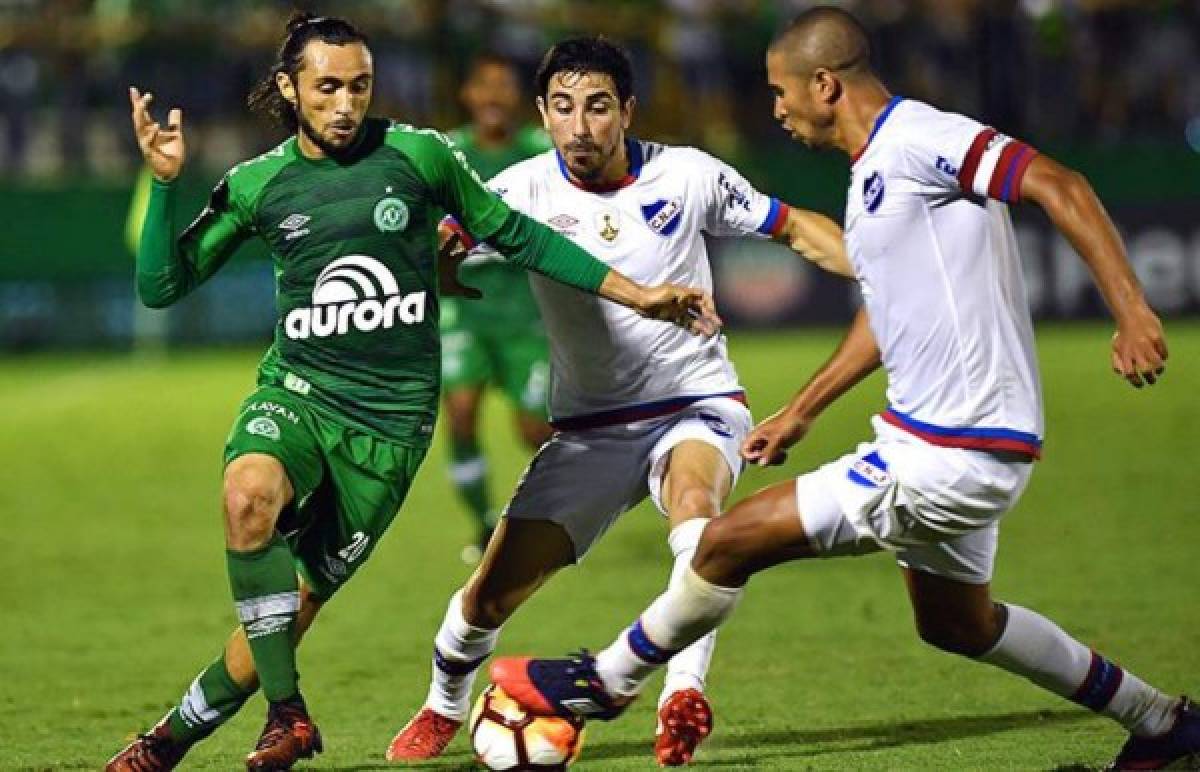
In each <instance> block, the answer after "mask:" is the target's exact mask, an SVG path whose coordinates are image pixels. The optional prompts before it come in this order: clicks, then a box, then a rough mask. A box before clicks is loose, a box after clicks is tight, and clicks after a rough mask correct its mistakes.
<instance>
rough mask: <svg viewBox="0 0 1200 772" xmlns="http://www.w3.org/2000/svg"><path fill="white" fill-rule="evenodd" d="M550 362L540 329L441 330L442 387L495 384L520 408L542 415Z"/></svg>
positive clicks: (445, 388)
mask: <svg viewBox="0 0 1200 772" xmlns="http://www.w3.org/2000/svg"><path fill="white" fill-rule="evenodd" d="M549 382H550V361H549V354H548V352H547V349H546V336H545V335H544V334H542V333H541V332H540V331H537V332H523V333H520V334H511V335H504V334H495V333H493V332H484V331H482V330H473V329H469V328H467V327H455V328H451V329H449V330H447V329H445V328H443V331H442V388H443V389H444V390H445V391H453V390H455V389H461V388H477V387H482V386H484V385H486V384H488V383H494V384H495V385H497V386H499V387H500V389H501V390H502V391H503V392H504V394H505V395H506V396H507V397H508V398H509V399H510V400H511V401H512V403H513V404H514V405H516V406H517V407H518V408H520V409H521V410H523V411H525V412H526V413H533V414H534V415H538V416H541V417H543V418H544V417H545V416H546V391H547V388H548V387H549Z"/></svg>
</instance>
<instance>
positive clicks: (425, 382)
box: [138, 119, 608, 446]
mask: <svg viewBox="0 0 1200 772" xmlns="http://www.w3.org/2000/svg"><path fill="white" fill-rule="evenodd" d="M172 209H173V186H172V185H170V184H163V183H157V182H156V183H155V185H154V189H153V191H152V193H151V199H150V205H149V208H148V211H147V218H146V226H145V228H144V230H143V233H142V240H141V243H140V245H139V249H138V292H139V295H140V296H141V297H142V299H143V301H144V302H145V303H146V304H147V305H151V306H154V307H162V306H165V305H169V304H170V303H172V302H174V301H175V300H177V299H178V298H179V297H181V296H183V295H184V294H186V293H187V292H188V291H190V290H191V289H193V288H194V287H195V286H197V285H199V284H200V283H201V282H203V281H204V280H205V279H207V278H208V277H209V276H211V275H212V274H213V273H215V272H216V270H217V269H219V268H220V267H221V265H223V264H224V263H225V262H226V260H228V258H229V257H230V256H231V255H232V253H233V252H234V251H235V249H236V247H237V246H238V245H239V244H240V243H241V242H242V241H243V240H245V239H246V238H247V237H249V236H251V235H257V236H258V237H259V238H261V239H263V240H264V241H265V242H266V243H267V244H268V245H269V247H270V249H271V254H272V259H273V263H274V271H275V280H276V307H277V311H278V322H277V324H276V327H275V338H274V343H273V345H272V346H271V348H270V349H269V350H268V351H267V354H266V356H265V357H264V358H263V360H262V363H261V365H260V367H259V383H260V385H266V386H279V387H282V388H285V389H288V390H290V391H292V392H294V393H297V394H300V395H303V396H305V397H307V398H309V399H310V400H311V402H312V404H313V405H314V406H315V407H316V408H317V409H320V410H323V411H325V412H327V413H328V414H331V415H332V416H333V417H334V418H336V419H337V420H339V421H341V422H343V423H344V424H346V425H348V426H352V427H356V428H360V429H361V430H363V431H366V432H369V433H371V434H374V435H376V436H381V437H383V438H385V439H388V440H390V441H392V442H396V443H400V444H406V445H411V446H424V445H426V444H427V443H428V441H429V437H430V434H431V433H432V430H433V424H434V419H435V416H436V410H437V397H438V390H439V387H440V368H441V351H440V343H439V330H438V314H439V306H438V297H437V270H436V261H437V248H436V247H437V223H438V219H439V218H440V216H441V213H442V212H443V211H447V212H450V213H451V214H453V215H454V216H455V217H456V218H458V219H459V220H460V221H461V222H463V223H464V224H465V225H466V227H467V228H468V229H470V230H471V231H472V232H475V233H479V234H480V235H481V237H483V238H487V239H488V240H489V242H490V243H492V244H494V245H498V248H499V249H500V250H501V251H502V252H504V253H505V254H506V255H508V256H509V258H510V259H511V260H512V261H513V262H515V263H518V264H519V265H523V266H525V267H528V268H531V269H532V270H537V271H540V272H542V273H545V274H546V275H548V276H551V277H552V278H556V279H558V280H560V281H563V282H565V283H567V284H571V285H572V286H576V287H579V288H581V289H585V290H588V291H592V292H594V291H596V289H597V288H598V287H599V286H600V283H601V282H602V281H603V279H604V276H605V275H606V274H607V272H608V268H607V266H604V265H603V264H602V263H600V262H599V261H597V260H595V259H594V258H592V257H591V256H590V255H588V254H587V253H586V252H583V251H582V250H580V249H578V248H577V247H575V246H574V245H572V244H570V243H569V242H567V241H566V240H565V239H561V238H560V237H558V236H557V235H556V234H554V233H552V232H551V231H549V229H546V228H545V227H544V226H541V225H540V224H538V223H535V222H533V221H532V220H530V219H529V218H526V217H524V216H523V215H520V214H519V213H516V212H512V211H511V210H510V209H509V208H508V207H507V206H506V205H505V204H504V203H503V201H501V200H500V199H499V198H498V197H497V196H495V195H494V194H492V193H491V192H490V191H488V190H487V189H486V188H484V187H483V185H482V184H481V183H480V181H479V178H478V177H477V176H476V174H475V173H474V171H472V170H471V168H470V167H469V166H468V165H467V164H466V162H465V161H464V160H463V158H462V155H461V153H457V152H456V151H455V150H454V148H453V146H452V145H451V144H450V143H449V142H448V140H447V139H446V138H445V137H444V136H443V135H442V134H440V133H438V132H436V131H433V130H429V129H416V128H413V127H411V126H405V125H398V124H391V123H389V122H388V121H384V120H376V119H371V120H368V121H367V122H365V123H364V126H363V129H362V131H361V132H360V134H359V137H358V139H357V140H356V142H355V145H354V146H353V147H352V148H350V149H349V150H348V151H347V152H346V153H345V154H343V155H342V156H339V157H338V158H336V159H334V158H322V159H310V158H307V157H305V156H304V155H303V154H302V153H301V152H300V150H299V148H298V146H297V142H296V139H295V138H294V137H293V138H291V139H289V140H287V141H286V142H284V143H283V144H281V145H279V146H278V147H277V148H275V149H274V150H272V151H270V152H268V153H265V154H264V155H262V156H259V157H258V158H255V159H253V160H250V161H247V162H245V163H242V164H239V165H238V166H236V167H234V168H233V169H232V170H231V171H230V172H229V173H228V174H226V175H225V177H224V179H222V181H221V182H220V184H218V185H217V187H216V189H215V190H214V191H213V195H212V198H211V200H210V202H209V206H208V207H207V208H206V209H205V210H204V211H203V212H202V213H201V214H200V216H199V217H198V218H197V219H196V221H195V222H194V223H192V225H191V226H190V227H188V228H187V229H186V230H185V231H184V232H183V234H182V235H181V236H180V237H179V238H178V240H176V239H174V238H172V237H171V234H170V231H171V228H170V223H171V221H172Z"/></svg>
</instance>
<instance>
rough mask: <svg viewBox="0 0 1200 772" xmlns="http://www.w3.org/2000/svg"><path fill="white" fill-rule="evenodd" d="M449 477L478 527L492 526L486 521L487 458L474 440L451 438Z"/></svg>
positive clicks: (492, 526) (493, 525)
mask: <svg viewBox="0 0 1200 772" xmlns="http://www.w3.org/2000/svg"><path fill="white" fill-rule="evenodd" d="M450 479H451V481H453V482H454V488H455V489H456V490H457V491H458V495H459V496H460V497H461V498H462V500H463V503H465V504H466V505H467V509H469V510H471V515H472V517H474V518H475V521H476V522H477V523H478V524H479V527H480V529H485V528H494V527H495V523H489V522H488V492H487V459H485V458H484V457H483V453H482V452H480V449H479V444H478V443H477V442H476V441H475V440H469V441H462V440H451V442H450Z"/></svg>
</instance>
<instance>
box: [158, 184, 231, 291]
mask: <svg viewBox="0 0 1200 772" xmlns="http://www.w3.org/2000/svg"><path fill="white" fill-rule="evenodd" d="M229 178H230V175H228V174H227V175H225V177H224V178H223V179H222V180H221V181H220V182H219V183H218V184H217V186H216V188H214V189H213V192H212V195H211V196H210V197H209V200H208V206H206V207H205V208H204V210H203V211H201V212H200V214H199V216H197V217H196V219H195V220H194V221H193V222H192V224H191V225H189V226H188V227H187V228H186V229H185V230H184V231H183V233H182V234H180V235H179V237H178V238H176V237H175V226H174V221H175V193H176V191H175V185H174V184H172V183H163V182H159V181H157V180H155V181H154V182H153V183H152V184H151V190H150V200H149V203H148V205H147V207H146V219H145V223H144V225H143V226H142V234H141V239H140V240H139V242H138V250H137V290H138V297H140V298H141V300H142V302H143V303H144V304H146V305H147V306H150V307H151V308H163V307H166V306H169V305H171V304H172V303H174V302H175V301H177V300H179V299H180V298H182V297H183V296H184V295H187V294H188V293H189V292H191V291H192V290H194V289H195V288H196V287H198V286H200V285H201V284H203V283H204V282H205V281H207V280H208V278H209V277H211V276H212V275H213V274H214V273H216V272H217V271H218V270H219V269H220V268H221V266H223V265H224V264H225V263H226V262H227V261H228V260H229V258H230V257H231V256H232V255H233V253H234V252H236V251H237V248H238V246H240V245H241V244H242V242H243V241H245V240H246V238H247V237H248V236H249V235H250V234H251V233H252V232H253V225H252V218H251V217H250V215H249V212H248V211H247V209H246V207H245V206H244V205H243V204H242V203H241V202H240V201H239V200H238V199H237V198H236V197H235V196H234V194H233V193H231V191H230V182H229Z"/></svg>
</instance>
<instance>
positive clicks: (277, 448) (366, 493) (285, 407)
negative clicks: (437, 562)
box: [225, 386, 426, 600]
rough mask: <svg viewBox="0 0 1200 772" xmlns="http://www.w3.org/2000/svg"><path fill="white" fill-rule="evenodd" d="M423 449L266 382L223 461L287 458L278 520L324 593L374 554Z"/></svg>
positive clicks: (306, 573)
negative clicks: (344, 420) (339, 418)
mask: <svg viewBox="0 0 1200 772" xmlns="http://www.w3.org/2000/svg"><path fill="white" fill-rule="evenodd" d="M425 451H426V448H410V447H406V446H403V445H396V444H393V443H390V442H388V441H386V440H383V439H380V438H378V437H374V436H372V435H369V434H364V433H363V432H360V431H357V430H355V429H351V428H347V427H345V426H343V425H341V424H339V423H338V422H336V421H333V420H331V419H330V418H328V417H326V416H325V415H322V414H320V413H318V412H317V411H315V410H313V409H312V408H311V407H310V406H309V404H308V402H307V401H306V400H305V399H304V398H303V397H300V396H298V395H296V394H294V393H292V392H290V391H287V390H285V389H280V388H276V387H273V386H263V387H260V388H259V389H258V390H257V391H255V392H254V393H253V394H251V395H250V397H249V398H248V399H247V400H246V401H245V402H243V403H242V406H241V408H240V409H239V411H238V417H237V420H236V421H234V424H233V429H232V430H231V431H230V432H229V439H227V440H226V442H225V464H226V465H228V464H229V463H230V462H231V461H233V460H234V459H235V458H237V457H238V456H241V455H243V454H246V453H265V454H267V455H269V456H273V457H275V458H277V459H279V462H280V463H281V464H283V468H284V469H285V470H286V471H287V475H288V478H289V479H290V480H291V483H292V488H293V490H294V491H295V497H294V498H293V499H292V501H291V503H290V504H288V506H286V507H285V508H284V510H283V512H282V513H281V514H280V516H279V523H278V526H277V527H278V529H279V531H280V533H282V534H283V535H284V538H285V539H287V542H288V544H289V545H291V548H292V552H293V554H294V555H295V557H296V570H297V571H298V572H299V574H300V575H301V576H302V577H304V581H305V584H307V585H308V587H309V589H311V590H312V592H313V594H314V595H315V596H316V597H318V598H321V599H323V600H327V599H329V598H330V597H332V596H333V594H334V593H335V592H337V590H338V589H339V588H341V586H342V585H343V584H345V583H346V582H347V581H349V579H350V577H351V576H353V575H354V572H355V571H357V570H358V569H359V567H360V566H362V564H363V563H365V562H367V558H369V557H370V556H371V552H372V551H373V550H374V549H375V546H376V545H377V544H378V543H379V539H380V538H381V537H382V536H383V534H384V532H385V531H386V530H387V528H388V526H389V525H391V524H392V520H393V519H395V517H396V513H397V511H398V510H399V509H400V505H401V504H402V503H403V502H404V497H405V495H407V494H408V489H409V487H410V486H411V485H412V480H413V477H414V476H415V475H416V473H417V469H418V467H420V465H421V461H422V459H424V457H425Z"/></svg>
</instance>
